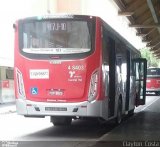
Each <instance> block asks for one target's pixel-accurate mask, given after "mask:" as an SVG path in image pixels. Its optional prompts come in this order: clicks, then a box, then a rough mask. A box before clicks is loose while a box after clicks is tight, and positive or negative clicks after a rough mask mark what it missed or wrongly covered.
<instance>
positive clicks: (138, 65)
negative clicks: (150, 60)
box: [133, 58, 147, 106]
mask: <svg viewBox="0 0 160 147" xmlns="http://www.w3.org/2000/svg"><path fill="white" fill-rule="evenodd" d="M133 68H134V69H133V71H134V75H135V80H136V93H137V97H136V106H138V105H144V104H145V98H146V74H147V60H146V59H144V58H137V59H133Z"/></svg>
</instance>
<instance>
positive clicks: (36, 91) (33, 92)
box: [31, 87, 38, 95]
mask: <svg viewBox="0 0 160 147" xmlns="http://www.w3.org/2000/svg"><path fill="white" fill-rule="evenodd" d="M31 94H33V95H36V94H38V88H37V87H33V88H31Z"/></svg>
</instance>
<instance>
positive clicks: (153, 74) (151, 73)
mask: <svg viewBox="0 0 160 147" xmlns="http://www.w3.org/2000/svg"><path fill="white" fill-rule="evenodd" d="M146 93H147V94H149V93H150V94H151V93H155V94H156V95H160V68H153V67H152V68H148V69H147V83H146Z"/></svg>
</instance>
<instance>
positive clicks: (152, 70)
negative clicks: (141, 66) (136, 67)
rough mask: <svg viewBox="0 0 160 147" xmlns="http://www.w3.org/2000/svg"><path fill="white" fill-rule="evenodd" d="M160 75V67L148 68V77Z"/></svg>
mask: <svg viewBox="0 0 160 147" xmlns="http://www.w3.org/2000/svg"><path fill="white" fill-rule="evenodd" d="M158 76H159V77H160V68H149V69H147V77H158Z"/></svg>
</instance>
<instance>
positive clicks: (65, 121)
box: [51, 116, 72, 126]
mask: <svg viewBox="0 0 160 147" xmlns="http://www.w3.org/2000/svg"><path fill="white" fill-rule="evenodd" d="M51 122H52V123H53V125H54V126H69V125H71V122H72V118H71V117H63V116H60V117H57V116H55V117H54V116H51Z"/></svg>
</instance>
